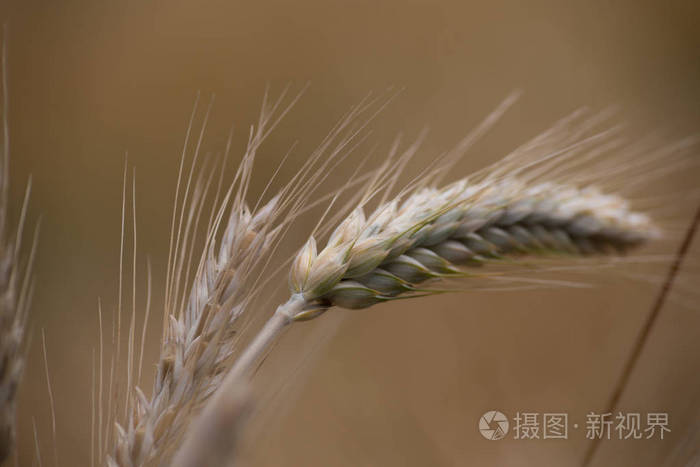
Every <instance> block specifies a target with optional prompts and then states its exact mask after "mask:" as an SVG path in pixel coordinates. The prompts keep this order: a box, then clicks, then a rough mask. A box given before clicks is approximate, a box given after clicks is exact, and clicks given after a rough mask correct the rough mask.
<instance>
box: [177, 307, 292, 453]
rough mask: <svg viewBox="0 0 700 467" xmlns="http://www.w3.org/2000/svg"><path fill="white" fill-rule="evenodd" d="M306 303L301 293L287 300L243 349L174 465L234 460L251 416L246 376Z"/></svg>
mask: <svg viewBox="0 0 700 467" xmlns="http://www.w3.org/2000/svg"><path fill="white" fill-rule="evenodd" d="M305 305H306V301H305V300H304V298H303V297H302V296H301V295H293V296H292V298H290V299H289V301H288V302H287V303H285V304H284V305H280V306H279V307H278V308H277V310H276V311H275V313H274V314H273V315H272V316H271V317H270V319H269V320H268V321H267V322H266V323H265V325H264V326H263V327H262V329H261V330H260V332H258V334H257V335H256V336H255V338H254V339H253V340H252V341H251V342H250V344H248V346H247V347H246V348H245V349H244V350H243V352H242V353H241V355H240V356H239V357H238V359H237V360H236V362H235V363H234V364H233V367H232V368H231V370H230V371H229V372H228V374H227V375H226V377H225V378H224V380H223V381H222V383H221V386H220V387H219V389H218V390H217V391H216V393H215V394H214V396H213V397H212V399H211V400H210V401H209V402H208V403H207V404H206V406H205V407H204V410H203V411H202V413H201V415H200V416H199V417H198V418H197V420H195V422H194V423H193V424H192V425H191V427H190V429H189V430H188V434H187V436H186V437H185V441H184V443H183V445H182V447H181V448H180V450H179V451H178V452H177V453H176V455H175V458H174V460H173V464H172V466H173V467H196V466H200V465H209V466H216V465H224V463H226V462H229V463H230V461H231V459H232V453H233V450H234V444H235V443H234V441H235V437H236V433H237V432H238V431H239V430H240V426H241V424H243V423H244V421H245V419H246V418H247V417H246V415H247V414H248V409H249V404H248V397H247V394H248V384H247V383H248V380H247V378H246V377H247V376H248V375H249V374H250V373H251V371H252V370H253V368H255V364H256V363H257V362H258V360H259V359H260V357H261V356H262V355H263V354H264V353H265V352H266V351H267V350H268V349H269V348H270V346H271V345H272V344H273V343H274V342H275V340H276V339H277V338H278V337H279V336H280V335H281V333H282V331H283V330H284V329H285V328H286V326H287V325H288V324H289V323H291V322H292V318H293V317H294V316H295V315H296V314H297V313H299V312H300V311H302V310H303V308H304V306H305Z"/></svg>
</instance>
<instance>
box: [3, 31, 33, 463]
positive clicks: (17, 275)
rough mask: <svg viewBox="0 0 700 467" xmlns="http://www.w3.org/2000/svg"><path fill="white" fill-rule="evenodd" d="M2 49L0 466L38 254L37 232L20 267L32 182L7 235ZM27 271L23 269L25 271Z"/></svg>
mask: <svg viewBox="0 0 700 467" xmlns="http://www.w3.org/2000/svg"><path fill="white" fill-rule="evenodd" d="M5 42H6V41H3V46H2V102H3V109H2V133H3V135H2V136H3V144H2V156H0V464H2V463H3V462H4V461H5V460H6V459H7V458H8V457H9V456H10V453H11V452H12V449H13V447H14V444H15V431H16V427H15V410H16V404H17V398H16V396H17V387H18V385H19V383H20V379H21V378H22V372H23V370H24V345H23V342H24V334H25V329H26V323H27V309H28V307H29V301H30V297H31V284H30V277H31V269H32V268H31V267H32V263H33V259H34V252H35V251H36V240H37V235H38V229H37V230H36V232H35V236H34V243H33V245H32V249H31V252H30V254H29V260H28V263H27V264H26V266H25V267H24V268H22V267H21V265H20V256H21V255H20V249H21V239H22V233H23V228H24V220H25V217H26V213H27V206H28V200H29V192H30V190H31V182H30V183H29V184H28V185H27V189H26V192H25V198H24V203H23V205H22V210H21V213H20V219H19V225H18V227H17V233H16V237H15V239H14V240H12V239H8V236H7V218H8V215H7V200H8V188H9V174H8V168H9V156H10V140H9V129H8V122H7V111H8V96H7V76H6V70H7V62H6V57H7V55H6V50H5ZM23 269H24V270H23Z"/></svg>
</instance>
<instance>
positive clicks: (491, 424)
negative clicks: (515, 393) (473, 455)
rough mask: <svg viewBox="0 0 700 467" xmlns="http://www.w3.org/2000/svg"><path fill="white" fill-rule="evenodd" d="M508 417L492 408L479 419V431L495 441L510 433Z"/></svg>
mask: <svg viewBox="0 0 700 467" xmlns="http://www.w3.org/2000/svg"><path fill="white" fill-rule="evenodd" d="M508 426H509V425H508V418H507V417H506V416H505V415H503V414H502V413H501V412H499V411H498V410H490V411H488V412H486V413H485V414H484V415H482V416H481V418H480V419H479V431H480V432H481V436H483V437H484V438H486V439H488V440H490V441H495V440H497V439H502V438H504V437H505V436H506V434H507V433H508Z"/></svg>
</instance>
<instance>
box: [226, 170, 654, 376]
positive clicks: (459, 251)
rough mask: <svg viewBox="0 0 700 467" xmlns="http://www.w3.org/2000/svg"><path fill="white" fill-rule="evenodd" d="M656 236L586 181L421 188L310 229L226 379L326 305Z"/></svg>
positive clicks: (391, 296)
mask: <svg viewBox="0 0 700 467" xmlns="http://www.w3.org/2000/svg"><path fill="white" fill-rule="evenodd" d="M656 236H658V231H657V229H656V228H655V227H654V226H653V225H652V224H651V222H650V220H649V218H648V217H647V216H645V215H644V214H641V213H637V212H632V211H631V210H630V209H629V207H628V204H627V202H626V201H625V200H623V199H622V198H620V197H618V196H615V195H606V194H603V193H601V192H600V191H598V190H597V189H595V188H590V187H589V188H585V189H579V188H575V187H573V186H567V185H558V184H553V183H541V184H535V185H533V186H527V185H526V184H523V183H520V182H518V181H517V180H515V179H502V180H500V182H498V183H494V182H493V181H485V182H482V183H479V184H476V185H472V184H469V183H468V182H467V181H466V180H462V181H459V182H457V183H454V184H452V185H449V186H447V187H446V188H443V189H434V188H426V189H421V190H419V191H417V192H415V193H413V194H412V195H411V196H409V197H408V198H407V199H406V200H405V201H404V202H403V203H401V204H399V200H398V199H395V200H393V201H390V202H388V203H385V204H383V205H381V206H380V207H379V208H378V209H377V210H376V211H374V213H373V214H371V215H370V216H368V217H367V218H365V216H364V214H363V213H362V210H361V209H360V208H358V209H356V210H355V211H354V212H353V213H352V214H351V215H350V216H349V217H348V218H346V219H345V220H344V221H343V222H342V223H341V224H340V225H339V226H338V227H337V228H336V230H335V231H334V232H333V233H332V234H331V236H330V239H329V240H328V242H327V244H326V246H325V247H324V248H323V250H321V251H320V252H318V251H317V247H316V242H315V240H314V238H313V237H311V238H310V239H309V240H308V241H307V243H306V244H305V245H304V247H303V248H302V249H301V251H300V252H299V253H298V254H297V256H296V258H295V260H294V262H293V264H292V267H291V271H290V274H289V282H290V290H291V293H292V295H291V298H290V299H289V301H288V302H287V303H285V304H284V305H282V306H280V307H279V308H278V309H277V310H276V312H275V313H274V315H273V316H272V317H271V318H270V320H269V321H268V322H267V324H266V325H265V326H264V327H263V329H262V330H261V331H260V333H259V334H258V336H257V337H256V338H255V339H254V340H253V341H252V343H251V344H250V346H249V347H248V348H247V349H246V352H244V353H243V354H242V355H241V356H240V357H239V358H238V360H237V361H236V363H235V365H234V367H233V368H232V371H231V372H230V373H229V375H228V376H227V380H229V379H230V380H231V381H233V380H236V379H239V378H241V377H243V376H244V375H245V373H246V372H247V371H249V370H250V368H251V367H252V366H253V364H254V363H255V362H256V361H257V359H258V358H259V357H260V355H261V354H262V353H263V352H264V351H265V349H266V348H267V347H268V345H269V344H270V342H272V341H273V340H274V339H275V337H276V336H277V335H278V334H279V333H280V332H281V330H282V329H283V328H284V327H285V326H286V325H288V324H290V323H292V322H294V321H304V320H308V319H312V318H315V317H316V316H318V315H319V314H321V313H323V312H324V311H326V310H327V309H328V308H330V307H332V306H338V307H341V308H353V309H356V308H367V307H370V306H372V305H375V304H377V303H380V302H385V301H390V300H395V299H397V298H404V297H405V296H406V295H407V294H408V295H411V294H413V295H420V294H421V293H422V292H423V290H421V289H420V288H419V285H420V284H421V283H422V282H424V281H426V280H429V279H441V278H454V277H462V276H464V275H465V274H464V272H463V270H462V269H460V268H459V267H458V266H459V265H481V264H484V263H487V262H490V261H499V260H503V259H507V258H510V257H512V256H520V255H523V254H556V255H577V256H580V255H595V254H610V253H616V252H624V251H626V250H628V249H629V248H632V247H635V246H638V245H640V244H641V243H644V242H645V241H647V240H649V239H652V238H655V237H656Z"/></svg>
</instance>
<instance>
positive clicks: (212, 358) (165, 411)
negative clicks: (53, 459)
mask: <svg viewBox="0 0 700 467" xmlns="http://www.w3.org/2000/svg"><path fill="white" fill-rule="evenodd" d="M258 136H260V135H258ZM251 144H252V145H256V144H257V142H256V140H254V141H253V143H251ZM251 147H253V146H251ZM253 153H254V151H252V150H249V152H248V153H247V155H246V157H245V158H244V161H243V163H242V166H241V171H239V175H240V176H241V177H243V178H242V180H239V182H240V183H239V185H238V186H239V191H237V192H236V193H235V194H234V193H233V192H232V190H229V192H228V193H227V194H226V196H225V198H224V201H223V203H222V208H221V209H220V210H219V212H218V213H217V214H216V216H215V218H214V220H213V223H212V225H211V227H210V228H209V231H208V234H207V244H206V247H205V253H204V255H203V257H202V260H201V262H200V264H199V267H198V271H197V274H196V276H195V279H194V282H193V285H192V288H191V292H190V294H189V297H188V299H187V302H186V305H184V306H183V307H182V308H181V309H180V310H181V311H178V309H177V308H175V307H176V305H173V307H174V308H175V309H174V310H172V311H171V312H170V313H169V314H168V316H167V319H168V325H167V329H166V331H165V335H164V338H163V343H162V350H161V355H160V359H159V361H158V363H157V372H156V379H155V383H154V387H153V393H152V395H151V397H150V398H148V397H146V396H145V394H144V393H143V392H142V391H141V390H140V389H139V388H138V387H136V388H134V396H135V398H134V399H135V400H133V401H132V404H131V405H132V406H131V410H130V411H129V417H128V420H127V422H126V426H125V427H121V426H119V425H117V440H116V446H115V449H114V454H113V456H110V457H108V464H110V465H115V466H134V465H143V464H145V463H147V462H149V461H151V460H152V459H155V458H157V457H161V456H162V455H164V454H165V453H167V452H168V450H170V449H172V447H173V443H174V442H175V441H176V440H177V439H178V437H179V436H180V435H181V434H182V432H183V430H184V428H185V427H186V425H187V421H188V419H189V418H190V415H191V412H192V411H193V410H196V409H197V408H198V407H199V406H200V405H201V404H202V403H203V402H204V401H205V400H206V399H207V398H208V397H209V396H210V394H211V393H212V391H213V390H214V389H215V388H216V387H217V386H218V383H219V380H220V379H221V378H222V374H223V373H224V371H225V369H226V365H227V362H228V360H229V359H230V356H231V354H232V353H233V350H234V349H233V346H234V343H235V339H234V335H235V329H234V327H233V326H234V323H235V322H236V320H237V319H238V318H239V316H240V315H241V313H242V312H243V310H244V308H245V305H246V299H247V297H246V294H245V289H241V288H240V287H239V285H240V284H241V283H243V282H245V280H246V278H247V276H248V274H249V273H250V271H251V269H252V267H253V266H255V264H256V262H257V261H258V260H259V258H260V257H261V256H262V255H263V253H264V251H265V250H266V249H267V248H269V246H270V244H271V241H272V239H273V238H274V236H275V235H276V232H275V231H271V229H270V226H271V224H272V220H273V218H274V216H275V214H276V210H277V208H278V207H279V206H278V201H279V198H278V197H275V198H273V199H272V200H270V201H269V202H268V203H267V204H265V205H263V206H262V207H260V208H259V209H258V210H257V211H256V212H251V210H250V209H249V208H248V207H247V205H246V204H245V201H244V199H243V194H244V193H243V190H245V187H247V178H246V177H248V174H247V173H246V169H249V165H250V164H251V163H252V157H253V156H252V154H253ZM239 178H240V177H239ZM202 196H203V193H198V194H196V196H195V197H194V199H195V201H194V202H193V206H194V208H193V211H194V212H192V213H191V215H192V216H197V214H196V211H199V210H200V209H199V207H200V202H201V197H202ZM224 207H228V209H229V214H228V217H227V218H225V216H224V214H225V211H224ZM221 226H223V227H221ZM220 230H223V233H222V234H221V237H220V240H218V241H217V236H216V234H217V232H219V231H220ZM182 258H187V255H186V254H185V253H182ZM179 264H183V265H184V264H186V262H185V261H182V262H179ZM178 274H180V271H178V272H177V274H175V275H174V276H173V277H175V278H176V280H181V279H180V277H179V276H178ZM172 303H174V304H175V303H177V297H175V298H174V299H173V300H172Z"/></svg>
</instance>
